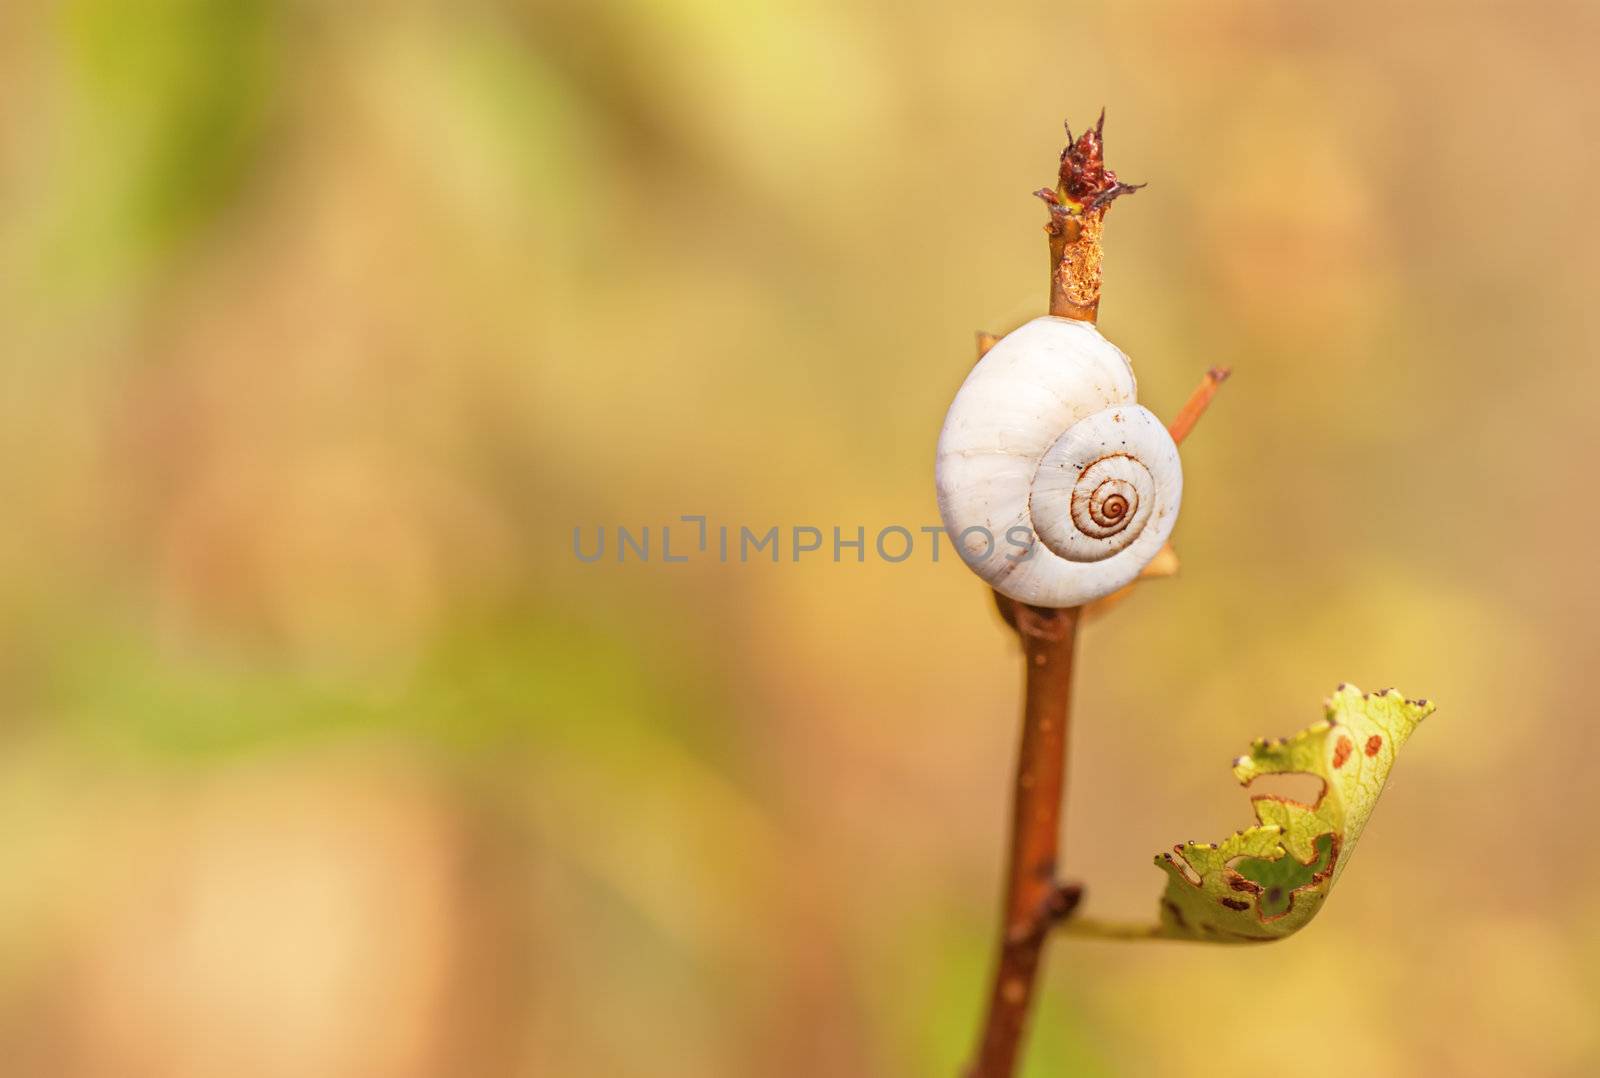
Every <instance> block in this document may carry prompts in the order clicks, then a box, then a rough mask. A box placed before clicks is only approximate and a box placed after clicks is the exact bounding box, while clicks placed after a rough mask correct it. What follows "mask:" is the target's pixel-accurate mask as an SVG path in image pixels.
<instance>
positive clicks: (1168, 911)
mask: <svg viewBox="0 0 1600 1078" xmlns="http://www.w3.org/2000/svg"><path fill="white" fill-rule="evenodd" d="M1431 714H1433V704H1432V703H1431V702H1429V701H1427V700H1407V699H1406V698H1405V697H1403V696H1401V695H1400V694H1399V693H1398V692H1396V691H1394V690H1393V689H1388V690H1386V691H1384V692H1381V693H1363V692H1362V691H1361V690H1360V689H1357V688H1355V687H1353V686H1350V685H1341V686H1340V687H1339V690H1338V691H1337V692H1335V693H1334V694H1333V696H1332V697H1331V698H1330V699H1329V700H1328V704H1327V717H1326V718H1325V719H1323V720H1322V721H1321V722H1319V723H1316V724H1315V725H1313V726H1311V727H1308V728H1307V729H1305V730H1302V731H1301V732H1300V733H1298V734H1295V735H1294V736H1293V737H1290V738H1281V737H1280V738H1273V739H1271V740H1266V739H1262V740H1259V741H1256V742H1255V743H1254V744H1252V745H1251V746H1250V752H1249V753H1248V754H1247V755H1244V756H1241V757H1239V758H1238V759H1237V760H1235V761H1234V763H1233V773H1234V775H1235V776H1236V777H1237V778H1238V780H1239V782H1240V784H1241V785H1244V786H1248V785H1250V783H1251V782H1253V781H1255V779H1256V778H1258V777H1260V776H1261V775H1272V774H1295V773H1299V774H1307V775H1314V776H1316V777H1317V778H1320V779H1321V780H1322V792H1321V794H1320V795H1319V796H1318V798H1317V801H1316V804H1314V805H1307V804H1302V803H1301V802H1298V801H1292V800H1289V799H1288V798H1285V797H1279V796H1277V795H1272V794H1263V795H1260V796H1257V797H1254V798H1252V799H1251V803H1252V804H1253V805H1254V806H1255V810H1256V819H1257V821H1259V822H1258V823H1257V825H1256V826H1254V827H1248V828H1246V829H1245V830H1243V831H1239V832H1237V833H1236V834H1234V835H1232V836H1231V837H1229V838H1228V839H1226V840H1224V841H1223V842H1221V843H1217V844H1213V843H1205V842H1200V843H1196V842H1190V843H1185V844H1184V845H1181V846H1174V847H1173V848H1172V852H1171V853H1162V854H1158V855H1157V856H1156V867H1157V868H1159V869H1161V870H1162V871H1163V872H1165V873H1166V874H1167V889H1166V892H1165V893H1164V894H1163V895H1162V896H1161V906H1160V920H1159V922H1158V923H1157V924H1156V925H1154V926H1148V927H1126V926H1120V925H1106V924H1103V923H1099V922H1095V921H1089V920H1082V921H1078V920H1073V921H1068V922H1067V924H1066V925H1065V926H1064V927H1065V929H1066V931H1068V932H1072V933H1076V934H1080V935H1096V936H1110V937H1115V938H1123V939H1186V940H1207V941H1211V942H1214V943H1245V942H1257V941H1259V942H1270V941H1271V940H1276V939H1282V938H1283V937H1284V936H1288V935H1290V934H1292V933H1294V932H1296V931H1298V930H1299V929H1300V928H1302V927H1304V926H1305V924H1306V923H1307V922H1308V921H1310V920H1311V918H1313V917H1315V916H1316V915H1317V911H1318V910H1319V909H1321V908H1322V903H1323V901H1324V900H1325V899H1326V898H1327V897H1328V892H1329V891H1331V890H1332V889H1333V885H1334V883H1335V882H1337V880H1338V879H1339V875H1340V874H1341V873H1342V872H1343V871H1344V867H1345V865H1346V864H1347V863H1348V862H1349V860H1350V855H1351V853H1353V852H1354V850H1355V845H1356V841H1357V840H1358V839H1359V838H1360V837H1361V832H1362V830H1363V829H1364V828H1365V827H1366V826H1367V820H1368V819H1369V818H1370V817H1371V816H1372V810H1373V808H1374V807H1375V806H1376V805H1377V803H1378V795H1379V794H1381V793H1382V792H1383V785H1384V783H1385V781H1387V780H1388V778H1389V769H1390V768H1391V767H1393V766H1394V759H1395V755H1396V754H1397V753H1398V752H1399V750H1400V746H1401V745H1403V744H1405V742H1406V739H1407V738H1409V737H1410V736H1411V732H1412V731H1413V730H1415V729H1416V728H1417V724H1418V723H1420V722H1421V721H1422V720H1423V719H1425V718H1427V717H1428V716H1429V715H1431Z"/></svg>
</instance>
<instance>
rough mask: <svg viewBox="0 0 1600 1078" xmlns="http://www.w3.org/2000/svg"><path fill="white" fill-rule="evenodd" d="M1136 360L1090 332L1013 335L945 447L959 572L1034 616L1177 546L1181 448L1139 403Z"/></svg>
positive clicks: (941, 459) (1110, 585) (983, 372)
mask: <svg viewBox="0 0 1600 1078" xmlns="http://www.w3.org/2000/svg"><path fill="white" fill-rule="evenodd" d="M1136 396H1137V385H1136V383H1135V381H1134V377H1133V367H1132V365H1131V364H1130V363H1129V362H1128V357H1127V356H1125V355H1123V354H1122V352H1121V351H1120V350H1119V349H1118V348H1117V347H1116V346H1115V345H1113V344H1112V343H1111V342H1110V341H1108V340H1106V339H1105V338H1104V337H1102V336H1101V335H1100V331H1099V330H1098V329H1096V328H1095V327H1094V326H1093V325H1092V324H1090V323H1088V322H1080V321H1075V320H1073V319H1069V318H1057V317H1053V316H1045V317H1043V318H1036V319H1034V320H1033V321H1031V322H1029V323H1027V324H1026V325H1024V326H1022V327H1020V328H1018V329H1017V330H1016V331H1015V332H1013V333H1011V334H1009V335H1007V336H1006V337H1004V338H1003V339H1002V340H1000V341H999V342H998V343H996V344H995V345H994V347H993V348H991V349H990V350H989V352H988V353H987V354H986V355H985V356H984V357H983V359H981V360H979V361H978V365H977V366H976V367H974V368H973V370H972V373H971V374H970V375H968V376H967V380H966V381H965V382H964V383H963V384H962V386H961V389H960V390H959V391H958V392H957V393H956V398H955V401H954V402H953V403H952V404H951V405H950V411H949V414H948V415H946V416H945V421H944V429H943V430H942V431H941V432H940V435H939V452H938V460H937V463H936V466H935V479H936V482H937V486H938V495H939V512H940V515H941V516H943V518H944V526H945V530H946V531H948V532H949V533H950V537H951V539H952V541H953V542H954V543H955V547H956V550H957V552H958V553H959V554H960V555H961V559H962V560H963V561H964V562H966V563H967V565H968V566H970V567H971V568H972V570H973V571H974V572H975V573H977V574H978V575H979V576H980V577H982V578H983V579H984V580H985V581H986V582H988V584H989V585H990V587H992V588H994V589H995V590H996V591H998V592H1000V593H1001V594H1003V595H1007V596H1010V597H1011V598H1013V599H1016V600H1017V601H1019V602H1024V603H1030V604H1032V605H1034V606H1048V607H1066V606H1080V605H1082V604H1084V603H1088V602H1093V601H1094V600H1095V599H1098V598H1100V597H1102V596H1105V595H1109V594H1111V593H1112V592H1114V591H1116V590H1117V589H1118V588H1121V587H1123V586H1124V585H1126V584H1128V583H1130V582H1131V581H1132V580H1133V579H1134V578H1135V577H1137V576H1138V575H1139V573H1140V571H1141V570H1142V569H1144V567H1145V566H1146V565H1147V564H1149V562H1150V560H1151V559H1152V558H1154V557H1155V556H1156V554H1157V553H1158V552H1159V551H1160V550H1161V548H1162V546H1163V545H1164V544H1165V543H1166V541H1167V537H1168V536H1169V535H1171V534H1172V528H1173V525H1174V524H1176V523H1177V521H1178V504H1179V502H1180V500H1181V499H1182V496H1183V470H1182V467H1181V465H1180V464H1179V461H1178V447H1177V446H1176V445H1175V444H1173V441H1172V437H1171V436H1170V435H1169V434H1168V433H1167V429H1166V427H1165V426H1164V425H1163V424H1162V423H1161V421H1160V420H1159V419H1157V418H1156V417H1155V415H1154V414H1152V413H1151V412H1150V410H1149V409H1147V408H1145V407H1143V406H1141V405H1140V404H1138V403H1137V402H1136Z"/></svg>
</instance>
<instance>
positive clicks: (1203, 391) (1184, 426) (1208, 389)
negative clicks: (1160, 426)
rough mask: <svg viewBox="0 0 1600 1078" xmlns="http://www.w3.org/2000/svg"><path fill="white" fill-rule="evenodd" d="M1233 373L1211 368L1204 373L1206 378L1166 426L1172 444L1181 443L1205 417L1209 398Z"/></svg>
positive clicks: (1224, 368)
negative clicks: (1201, 418)
mask: <svg viewBox="0 0 1600 1078" xmlns="http://www.w3.org/2000/svg"><path fill="white" fill-rule="evenodd" d="M1231 373H1233V372H1232V371H1230V370H1228V368H1227V367H1212V368H1211V369H1210V370H1209V371H1206V376H1205V377H1204V378H1202V379H1201V380H1200V384H1199V385H1198V386H1196V387H1195V389H1194V392H1193V393H1191V394H1189V399H1188V400H1186V401H1184V402H1183V407H1182V408H1180V409H1178V414H1177V415H1176V416H1174V417H1173V418H1172V422H1171V423H1168V424H1167V433H1168V434H1170V435H1172V440H1173V441H1174V442H1178V443H1180V444H1181V443H1182V442H1183V440H1184V439H1185V438H1187V437H1188V436H1189V432H1190V431H1192V430H1194V425H1195V424H1196V423H1198V422H1199V421H1200V417H1201V416H1203V415H1205V412H1206V409H1207V408H1208V407H1210V405H1211V398H1212V397H1215V396H1216V395H1217V390H1218V389H1219V388H1220V387H1221V386H1222V383H1223V382H1226V381H1227V380H1228V375H1229V374H1231Z"/></svg>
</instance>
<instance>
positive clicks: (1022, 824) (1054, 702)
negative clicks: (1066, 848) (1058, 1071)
mask: <svg viewBox="0 0 1600 1078" xmlns="http://www.w3.org/2000/svg"><path fill="white" fill-rule="evenodd" d="M995 601H996V603H997V604H998V605H999V607H1000V613H1001V616H1002V617H1004V618H1005V619H1006V622H1007V624H1009V625H1011V627H1012V628H1014V629H1015V630H1016V631H1017V635H1018V636H1019V637H1020V638H1021V640H1022V650H1023V656H1024V661H1025V663H1026V674H1025V689H1024V703H1023V708H1022V743H1021V746H1020V747H1019V749H1018V752H1017V771H1016V775H1015V784H1014V788H1013V795H1012V804H1011V851H1010V855H1009V857H1008V859H1007V871H1006V897H1005V907H1004V912H1003V917H1004V921H1003V923H1002V926H1001V938H1000V956H999V959H998V961H997V963H996V968H995V975H994V985H993V987H992V989H991V991H990V995H989V1009H988V1016H987V1018H986V1019H985V1021H984V1027H983V1034H982V1039H981V1041H980V1043H979V1045H978V1055H977V1059H976V1060H975V1062H974V1063H973V1065H972V1068H971V1069H970V1070H969V1071H968V1074H969V1076H970V1078H1006V1076H1009V1075H1011V1074H1013V1073H1014V1072H1015V1069H1016V1062H1017V1053H1018V1049H1019V1047H1020V1045H1021V1043H1022V1032H1023V1028H1024V1026H1025V1025H1026V1023H1027V1019H1028V1012H1029V1009H1030V1005H1031V1003H1032V1001H1033V990H1034V983H1035V981H1036V980H1037V977H1038V972H1039V959H1040V956H1041V955H1042V954H1043V952H1044V947H1045V942H1046V940H1048V939H1049V935H1050V929H1051V928H1053V927H1054V926H1055V925H1056V923H1057V922H1059V921H1061V920H1062V919H1064V918H1065V917H1067V916H1068V915H1070V914H1071V913H1072V911H1073V909H1074V908H1075V907H1076V906H1077V904H1078V902H1079V900H1080V898H1081V897H1082V890H1081V888H1078V887H1074V886H1071V885H1062V884H1060V883H1057V882H1056V858H1057V849H1058V843H1059V841H1060V835H1061V809H1062V794H1063V792H1064V789H1065V785H1066V767H1067V734H1068V723H1069V721H1070V718H1071V704H1072V667H1073V653H1074V645H1075V644H1076V642H1077V636H1078V621H1079V613H1080V611H1079V609H1078V608H1076V607H1073V608H1069V609H1066V610H1049V609H1045V608H1043V607H1032V606H1026V605H1024V604H1022V603H1018V602H1015V601H1014V600H1012V599H1008V598H1006V597H1005V596H1003V595H1000V594H998V593H996V595H995Z"/></svg>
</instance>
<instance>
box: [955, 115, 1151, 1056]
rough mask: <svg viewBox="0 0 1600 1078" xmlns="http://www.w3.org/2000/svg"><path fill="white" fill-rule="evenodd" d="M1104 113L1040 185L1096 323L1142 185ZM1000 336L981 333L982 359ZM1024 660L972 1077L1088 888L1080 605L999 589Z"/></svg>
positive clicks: (992, 1052) (1015, 1026)
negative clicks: (1047, 603)
mask: <svg viewBox="0 0 1600 1078" xmlns="http://www.w3.org/2000/svg"><path fill="white" fill-rule="evenodd" d="M1104 126H1105V113H1104V112H1101V114H1100V120H1099V122H1097V123H1096V124H1095V125H1094V127H1092V128H1090V129H1089V130H1087V131H1085V132H1084V133H1083V134H1082V135H1080V136H1079V137H1078V138H1077V139H1073V137H1072V129H1071V128H1070V127H1069V128H1068V129H1067V148H1066V149H1065V150H1063V151H1062V153H1061V170H1060V176H1059V179H1058V183H1057V185H1056V187H1055V189H1054V190H1051V189H1049V188H1046V189H1044V190H1041V191H1038V192H1036V194H1037V195H1038V196H1039V197H1040V198H1042V199H1043V200H1044V201H1045V204H1046V205H1047V206H1048V207H1049V209H1050V221H1049V223H1048V224H1047V225H1046V226H1045V232H1046V233H1047V234H1048V236H1049V238H1050V313H1051V314H1053V315H1057V316H1059V317H1063V318H1074V319H1078V320H1079V321H1085V322H1093V321H1094V320H1095V318H1096V316H1097V315H1098V313H1099V309H1100V235H1101V229H1102V226H1103V223H1104V219H1105V213H1106V209H1107V208H1108V207H1109V206H1110V204H1111V202H1112V200H1113V199H1115V198H1117V197H1118V196H1120V195H1123V194H1127V193H1128V192H1130V191H1134V190H1137V188H1136V187H1135V186H1133V185H1130V184H1125V183H1120V182H1118V180H1117V176H1116V173H1114V172H1112V171H1111V170H1110V169H1108V168H1106V167H1105V160H1104V157H1103V147H1104V143H1103V140H1102V135H1103V129H1104ZM994 340H995V338H994V337H993V336H991V335H989V334H980V335H979V337H978V353H979V356H980V357H981V356H982V354H983V353H984V352H986V351H987V350H988V349H989V347H990V346H991V345H993V344H994ZM995 602H996V604H997V605H998V606H999V608H1000V614H1001V616H1002V617H1004V618H1005V620H1006V624H1008V625H1010V626H1011V627H1012V628H1013V629H1015V630H1016V632H1017V635H1018V636H1019V637H1020V638H1021V641H1022V651H1023V656H1024V661H1025V664H1026V665H1025V670H1026V673H1025V675H1024V702H1023V708H1022V740H1021V744H1020V746H1019V747H1018V750H1017V770H1016V775H1015V778H1014V788H1013V793H1012V803H1011V845H1010V853H1009V856H1008V858H1007V864H1006V889H1005V905H1004V909H1003V921H1002V924H1001V933H1000V947H999V950H1000V953H999V957H998V959H997V960H996V963H995V974H994V983H993V987H992V988H991V990H990V993H989V1006H988V1011H987V1015H986V1017H985V1019H984V1024H983V1031H982V1035H981V1037H980V1039H979V1043H978V1052H977V1057H976V1059H975V1060H974V1061H973V1064H972V1066H971V1068H970V1069H969V1070H968V1072H967V1073H968V1075H969V1078H1010V1076H1011V1075H1012V1074H1014V1073H1015V1071H1016V1066H1017V1057H1018V1053H1019V1050H1020V1046H1021V1043H1022V1034H1023V1030H1024V1028H1025V1026H1026V1025H1027V1020H1028V1013H1029V1011H1030V1010H1031V1008H1032V1003H1033V995H1034V986H1035V984H1036V983H1037V981H1038V973H1039V963H1040V959H1041V957H1042V955H1043V952H1044V948H1045V943H1046V941H1047V940H1048V939H1049V936H1050V929H1051V928H1052V927H1054V926H1055V925H1056V924H1057V923H1058V922H1060V921H1061V920H1063V919H1064V918H1066V917H1068V916H1069V915H1070V914H1071V913H1072V911H1073V909H1074V908H1075V907H1076V906H1077V905H1078V902H1079V900H1080V899H1081V898H1082V894H1083V892H1082V889H1081V888H1079V887H1077V886H1074V885H1071V884H1061V883H1059V882H1057V880H1056V862H1057V858H1058V854H1059V848H1060V839H1061V817H1062V807H1063V806H1062V794H1063V792H1064V789H1065V785H1066V770H1067V734H1068V724H1069V720H1070V717H1071V705H1072V670H1073V656H1074V648H1075V645H1076V643H1077V637H1078V623H1079V621H1080V620H1081V617H1082V613H1083V610H1082V608H1079V607H1072V608H1069V609H1064V610H1053V609H1048V608H1045V607H1035V606H1028V605H1026V604H1023V603H1018V602H1016V601H1014V600H1012V599H1009V598H1007V597H1005V596H1003V595H1000V594H998V593H996V595H995Z"/></svg>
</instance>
